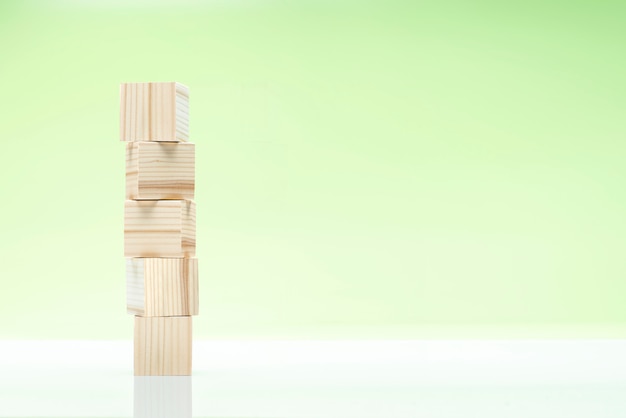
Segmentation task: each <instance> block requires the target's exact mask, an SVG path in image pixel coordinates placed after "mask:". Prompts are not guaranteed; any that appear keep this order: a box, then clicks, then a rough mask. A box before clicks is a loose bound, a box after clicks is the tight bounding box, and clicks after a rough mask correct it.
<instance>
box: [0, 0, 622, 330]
mask: <svg viewBox="0 0 626 418" xmlns="http://www.w3.org/2000/svg"><path fill="white" fill-rule="evenodd" d="M126 3H128V4H126ZM514 3H515V2H499V1H480V2H467V1H442V2H437V3H436V5H435V4H430V2H424V3H423V4H420V2H406V3H400V2H390V1H384V0H381V1H378V2H359V1H343V2H331V1H324V2H308V1H307V2H300V3H294V2H281V1H263V0H259V1H246V0H233V1H229V0H222V1H213V2H200V1H189V0H186V1H174V0H172V1H161V2H156V1H153V2H148V1H139V2H137V1H134V2H133V1H130V2H126V1H122V0H117V1H109V2H107V1H104V0H103V1H97V0H94V1H87V0H65V1H59V2H52V1H23V2H21V1H3V2H2V3H0V51H2V53H1V56H0V91H1V93H2V101H1V102H0V136H1V138H2V151H1V154H0V155H2V164H1V165H0V170H1V172H0V190H1V192H2V197H3V199H2V206H1V209H0V214H1V218H0V231H1V237H2V239H1V240H0V254H1V256H0V257H1V263H0V280H1V290H0V338H130V336H131V334H132V321H131V318H130V317H128V316H127V315H126V314H125V288H124V271H123V265H124V262H123V257H122V229H123V226H122V224H123V219H122V215H123V213H122V211H123V199H124V190H123V189H124V183H123V171H124V146H123V144H122V143H120V142H118V106H119V103H118V84H119V83H120V82H124V81H169V80H177V81H181V82H183V83H185V84H187V85H189V86H190V91H191V124H190V129H191V138H192V140H193V141H194V142H196V143H197V202H198V209H199V212H198V257H199V259H200V268H201V305H200V309H201V316H199V317H198V318H197V320H196V322H195V335H196V337H198V338H203V337H225V336H226V337H259V336H260V337H294V336H297V337H310V338H315V337H326V336H331V337H372V338H377V337H390V336H393V337H419V336H424V335H433V334H437V335H451V336H455V335H461V334H460V333H462V334H464V335H474V336H476V335H482V334H481V332H483V331H480V330H481V329H482V330H484V329H488V330H489V331H488V332H487V333H486V334H485V335H492V336H493V335H496V336H501V335H509V331H510V330H514V329H518V330H519V329H523V330H525V331H523V333H525V334H526V335H539V334H541V333H542V332H543V331H541V330H546V329H548V330H550V331H549V332H547V333H544V334H543V335H559V334H563V332H564V330H565V334H568V335H572V334H575V335H582V336H587V335H592V334H593V335H603V336H621V337H624V336H626V332H625V331H624V325H626V306H625V299H626V296H625V295H626V280H625V276H626V262H625V260H626V259H625V257H624V248H625V244H626V238H625V237H626V223H625V221H624V219H625V216H624V215H625V209H626V188H625V187H624V179H625V176H626V164H625V161H626V143H625V141H624V140H625V134H626V124H625V123H624V109H625V108H626V77H625V76H624V74H626V54H624V44H623V40H624V39H626V26H625V25H624V21H625V19H626V8H625V7H624V2H613V3H611V2H602V1H591V0H590V1H574V2H556V3H555V2H553V3H551V5H547V4H546V2H542V1H530V2H528V1H524V2H517V4H514ZM175 4H177V6H174V5H175ZM442 330H450V331H449V332H448V334H446V331H442ZM598 330H600V331H599V333H598V332H597V331H598Z"/></svg>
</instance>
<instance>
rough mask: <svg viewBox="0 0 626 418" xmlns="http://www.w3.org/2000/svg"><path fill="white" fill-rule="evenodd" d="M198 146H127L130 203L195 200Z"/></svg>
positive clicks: (137, 144)
mask: <svg viewBox="0 0 626 418" xmlns="http://www.w3.org/2000/svg"><path fill="white" fill-rule="evenodd" d="M195 150H196V149H195V144H190V143H170V142H133V143H128V144H126V199H129V200H130V199H132V200H162V199H188V200H193V198H194V184H195Z"/></svg>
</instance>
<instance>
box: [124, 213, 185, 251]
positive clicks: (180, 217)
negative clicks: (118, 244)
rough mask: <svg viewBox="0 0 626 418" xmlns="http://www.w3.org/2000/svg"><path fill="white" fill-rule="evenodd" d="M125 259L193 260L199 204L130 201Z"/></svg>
mask: <svg viewBox="0 0 626 418" xmlns="http://www.w3.org/2000/svg"><path fill="white" fill-rule="evenodd" d="M124 255H125V256H126V257H194V256H195V255H196V204H195V202H193V201H191V200H127V201H126V205H125V210H124Z"/></svg>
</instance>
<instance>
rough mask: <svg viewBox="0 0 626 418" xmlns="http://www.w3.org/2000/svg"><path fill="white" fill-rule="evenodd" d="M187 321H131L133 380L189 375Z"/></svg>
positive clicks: (186, 318) (180, 318) (178, 318)
mask: <svg viewBox="0 0 626 418" xmlns="http://www.w3.org/2000/svg"><path fill="white" fill-rule="evenodd" d="M191 345H192V343H191V317H190V316H169V317H162V316H156V317H141V316H136V317H135V344H134V346H135V376H188V375H191Z"/></svg>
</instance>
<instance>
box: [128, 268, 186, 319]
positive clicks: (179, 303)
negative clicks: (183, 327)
mask: <svg viewBox="0 0 626 418" xmlns="http://www.w3.org/2000/svg"><path fill="white" fill-rule="evenodd" d="M126 306H127V309H128V313H131V314H135V315H141V316H180V315H198V259H197V258H127V259H126Z"/></svg>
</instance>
